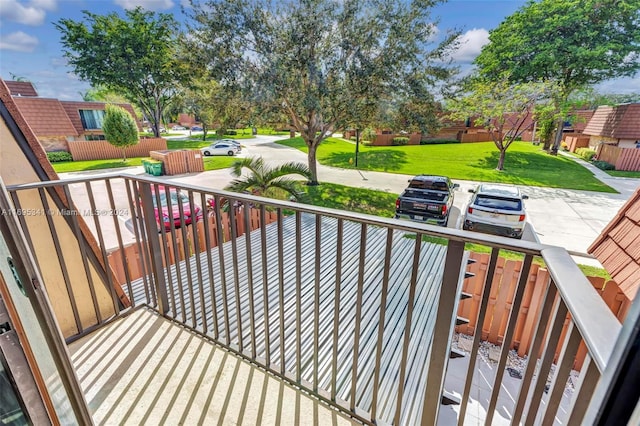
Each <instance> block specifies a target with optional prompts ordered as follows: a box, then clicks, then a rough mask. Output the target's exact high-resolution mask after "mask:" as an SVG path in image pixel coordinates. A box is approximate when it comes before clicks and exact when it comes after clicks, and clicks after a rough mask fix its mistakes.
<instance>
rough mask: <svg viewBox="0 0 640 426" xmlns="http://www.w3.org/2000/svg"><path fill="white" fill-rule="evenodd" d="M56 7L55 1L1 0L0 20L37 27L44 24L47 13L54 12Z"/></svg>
mask: <svg viewBox="0 0 640 426" xmlns="http://www.w3.org/2000/svg"><path fill="white" fill-rule="evenodd" d="M56 7H57V4H56V0H31V1H30V2H28V3H23V2H21V1H20V0H2V7H0V20H7V21H11V22H17V23H18V24H24V25H31V26H38V25H42V24H43V23H44V18H45V16H46V14H47V11H51V10H55V9H56Z"/></svg>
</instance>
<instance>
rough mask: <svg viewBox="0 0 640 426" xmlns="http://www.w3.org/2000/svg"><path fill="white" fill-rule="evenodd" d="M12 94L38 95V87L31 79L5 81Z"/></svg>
mask: <svg viewBox="0 0 640 426" xmlns="http://www.w3.org/2000/svg"><path fill="white" fill-rule="evenodd" d="M4 83H5V84H6V85H7V88H8V89H9V93H11V96H38V92H36V88H35V87H33V83H31V82H30V81H5V82H4Z"/></svg>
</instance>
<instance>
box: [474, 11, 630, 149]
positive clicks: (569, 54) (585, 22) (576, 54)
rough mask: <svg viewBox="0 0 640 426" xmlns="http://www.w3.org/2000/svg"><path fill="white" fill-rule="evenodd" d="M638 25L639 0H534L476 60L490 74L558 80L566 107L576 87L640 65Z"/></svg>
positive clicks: (511, 18) (492, 37) (495, 34)
mask: <svg viewBox="0 0 640 426" xmlns="http://www.w3.org/2000/svg"><path fill="white" fill-rule="evenodd" d="M638 28H640V2H638V1H637V0H540V1H537V2H534V1H530V2H529V3H527V4H526V5H525V6H523V7H522V8H520V9H519V10H518V11H516V12H515V13H514V14H513V15H511V16H509V17H507V18H506V19H505V20H504V21H503V22H502V23H501V24H500V25H499V26H498V27H497V28H495V29H494V30H492V31H491V32H490V34H489V44H487V45H485V46H484V47H483V48H482V52H481V53H480V55H479V56H478V57H477V58H476V60H475V63H476V65H477V66H478V69H479V71H480V73H481V74H482V75H483V76H485V77H486V78H493V79H498V80H499V79H500V78H501V75H502V73H503V72H505V71H507V72H509V75H510V78H511V81H513V82H537V81H547V82H552V83H554V84H556V87H557V91H556V93H555V94H554V101H555V102H554V103H555V105H556V107H557V110H560V109H561V107H562V105H563V104H564V103H566V100H567V98H568V97H569V95H571V93H572V92H574V91H575V90H576V89H581V88H585V87H587V86H590V85H593V84H596V83H599V82H602V81H605V80H607V79H611V78H617V77H622V76H629V75H634V74H635V73H636V72H637V71H638V69H640V31H638ZM557 122H558V124H559V125H558V129H557V131H558V134H560V132H562V125H561V123H562V122H563V119H562V118H560V119H559V120H558V121H557ZM557 143H559V141H557ZM557 143H556V145H557ZM556 148H557V146H556Z"/></svg>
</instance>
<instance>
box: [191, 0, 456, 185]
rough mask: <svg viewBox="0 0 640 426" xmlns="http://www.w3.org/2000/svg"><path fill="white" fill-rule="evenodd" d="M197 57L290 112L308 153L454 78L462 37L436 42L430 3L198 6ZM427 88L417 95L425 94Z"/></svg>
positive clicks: (361, 0)
mask: <svg viewBox="0 0 640 426" xmlns="http://www.w3.org/2000/svg"><path fill="white" fill-rule="evenodd" d="M191 3H192V7H191V8H189V9H185V11H186V13H187V14H188V16H189V17H190V18H191V22H190V23H189V24H188V25H189V26H190V28H191V30H192V31H191V34H190V35H191V37H190V38H189V39H188V40H187V42H188V43H189V51H190V52H193V59H194V62H195V63H196V64H199V66H200V67H202V68H206V69H207V70H209V71H210V73H211V76H212V77H213V78H215V79H216V80H217V81H219V82H220V84H222V85H224V86H237V87H240V88H244V89H248V90H250V94H251V97H252V100H253V101H254V102H255V103H259V104H262V107H261V108H263V109H265V110H268V109H269V106H270V107H272V108H277V109H279V110H281V111H282V112H284V113H285V114H286V116H287V118H288V120H289V122H290V125H291V126H292V127H293V128H294V129H295V130H296V131H297V132H299V133H300V134H301V136H302V138H303V139H304V141H305V143H306V144H307V147H308V162H309V169H310V170H311V173H312V179H311V181H310V184H317V181H318V175H317V168H316V150H317V148H318V145H320V143H321V142H322V141H323V140H324V139H325V138H326V137H327V136H329V135H330V134H331V133H332V132H334V131H335V130H337V129H340V128H342V127H345V126H349V125H353V124H359V123H363V124H366V123H367V122H370V121H371V114H376V113H377V108H372V104H373V105H374V106H379V105H383V104H386V103H388V102H390V101H392V100H395V99H405V98H410V97H411V96H412V95H413V94H415V93H417V92H419V91H420V92H422V93H424V92H427V89H426V88H428V87H432V86H433V84H434V83H436V82H438V81H441V80H442V79H443V78H446V77H448V76H449V72H448V69H447V67H446V61H444V59H445V58H446V57H447V55H448V53H449V49H450V48H452V47H453V45H454V44H455V40H456V36H457V34H455V33H450V34H447V35H446V36H445V37H444V41H441V42H436V41H435V39H436V37H435V36H436V26H435V22H434V21H433V20H432V19H431V17H430V11H431V8H432V7H433V5H434V4H436V3H438V1H422V0H407V1H400V0H305V1H300V2H290V1H288V0H216V1H202V2H200V1H197V0H192V2H191ZM418 89H419V90H418Z"/></svg>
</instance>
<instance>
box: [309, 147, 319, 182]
mask: <svg viewBox="0 0 640 426" xmlns="http://www.w3.org/2000/svg"><path fill="white" fill-rule="evenodd" d="M307 146H308V147H309V154H308V155H307V159H308V161H309V171H311V180H310V181H309V185H311V186H315V185H318V184H319V183H318V161H317V159H316V150H317V149H318V145H316V144H314V143H313V142H311V143H309V142H307Z"/></svg>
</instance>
